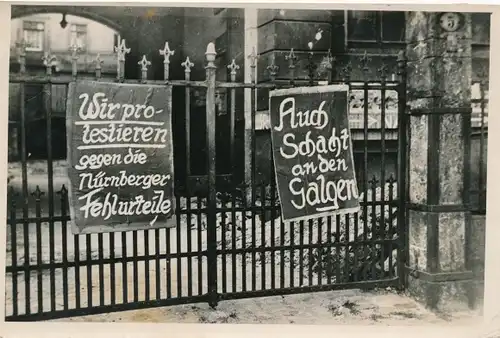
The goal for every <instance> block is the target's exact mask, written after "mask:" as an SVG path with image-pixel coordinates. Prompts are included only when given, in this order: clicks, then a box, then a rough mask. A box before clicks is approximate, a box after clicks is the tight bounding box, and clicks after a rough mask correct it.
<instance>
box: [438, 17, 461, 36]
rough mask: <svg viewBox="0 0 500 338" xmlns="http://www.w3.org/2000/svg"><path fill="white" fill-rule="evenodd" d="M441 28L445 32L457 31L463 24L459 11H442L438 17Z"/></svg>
mask: <svg viewBox="0 0 500 338" xmlns="http://www.w3.org/2000/svg"><path fill="white" fill-rule="evenodd" d="M439 24H440V25H441V28H442V29H444V30H445V31H447V32H455V31H457V30H458V29H459V28H460V27H461V26H462V24H463V16H462V15H461V14H459V13H443V14H441V17H440V19H439Z"/></svg>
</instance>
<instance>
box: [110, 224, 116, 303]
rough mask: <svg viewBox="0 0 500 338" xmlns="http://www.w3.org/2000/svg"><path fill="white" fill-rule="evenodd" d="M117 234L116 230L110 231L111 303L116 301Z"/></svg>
mask: <svg viewBox="0 0 500 338" xmlns="http://www.w3.org/2000/svg"><path fill="white" fill-rule="evenodd" d="M115 234H116V233H115V232H111V233H109V259H110V260H111V263H110V265H109V273H110V284H111V288H110V294H111V305H115V303H116V263H115Z"/></svg>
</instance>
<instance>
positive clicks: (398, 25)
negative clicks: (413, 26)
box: [382, 12, 406, 41]
mask: <svg viewBox="0 0 500 338" xmlns="http://www.w3.org/2000/svg"><path fill="white" fill-rule="evenodd" d="M405 25H406V23H405V12H382V41H404V40H405Z"/></svg>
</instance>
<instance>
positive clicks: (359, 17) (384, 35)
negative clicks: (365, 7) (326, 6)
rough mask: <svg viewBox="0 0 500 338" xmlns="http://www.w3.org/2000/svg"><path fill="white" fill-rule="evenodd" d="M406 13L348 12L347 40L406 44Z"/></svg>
mask: <svg viewBox="0 0 500 338" xmlns="http://www.w3.org/2000/svg"><path fill="white" fill-rule="evenodd" d="M405 24H406V23H405V12H389V11H380V12H374V11H348V12H347V26H346V27H347V40H348V41H353V42H372V43H383V42H404V40H405Z"/></svg>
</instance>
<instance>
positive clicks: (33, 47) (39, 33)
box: [23, 21, 45, 52]
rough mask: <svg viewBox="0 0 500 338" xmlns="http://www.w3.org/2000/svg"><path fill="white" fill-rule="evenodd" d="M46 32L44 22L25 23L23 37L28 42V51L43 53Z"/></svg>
mask: <svg viewBox="0 0 500 338" xmlns="http://www.w3.org/2000/svg"><path fill="white" fill-rule="evenodd" d="M44 32H45V24H44V23H43V22H33V21H24V22H23V37H24V41H25V42H26V51H31V52H41V51H43V38H44Z"/></svg>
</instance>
